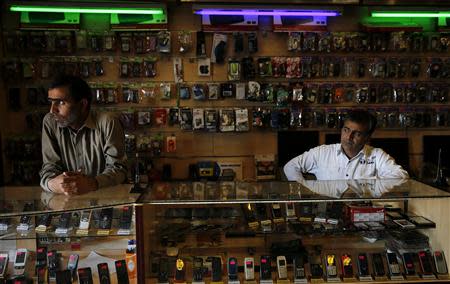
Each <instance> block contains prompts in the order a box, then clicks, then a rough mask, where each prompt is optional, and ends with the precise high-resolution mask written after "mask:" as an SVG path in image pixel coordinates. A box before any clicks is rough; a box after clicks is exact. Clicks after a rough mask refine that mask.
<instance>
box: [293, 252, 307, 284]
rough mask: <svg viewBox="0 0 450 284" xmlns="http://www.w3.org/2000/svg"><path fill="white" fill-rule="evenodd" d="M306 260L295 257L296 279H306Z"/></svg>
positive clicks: (298, 256)
mask: <svg viewBox="0 0 450 284" xmlns="http://www.w3.org/2000/svg"><path fill="white" fill-rule="evenodd" d="M305 277H306V274H305V258H304V257H303V256H300V255H297V256H295V257H294V279H305Z"/></svg>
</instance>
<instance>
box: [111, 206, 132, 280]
mask: <svg viewBox="0 0 450 284" xmlns="http://www.w3.org/2000/svg"><path fill="white" fill-rule="evenodd" d="M111 209H112V208H111ZM114 264H115V266H116V274H117V283H120V284H128V283H129V279H128V271H127V263H126V262H125V260H124V259H121V260H116V261H115V262H114Z"/></svg>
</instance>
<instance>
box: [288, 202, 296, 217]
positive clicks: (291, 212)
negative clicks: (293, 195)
mask: <svg viewBox="0 0 450 284" xmlns="http://www.w3.org/2000/svg"><path fill="white" fill-rule="evenodd" d="M286 219H287V220H291V219H297V215H296V214H295V203H293V202H287V203H286Z"/></svg>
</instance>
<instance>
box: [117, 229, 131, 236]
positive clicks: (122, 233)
mask: <svg viewBox="0 0 450 284" xmlns="http://www.w3.org/2000/svg"><path fill="white" fill-rule="evenodd" d="M130 233H131V231H130V230H128V229H119V230H118V231H117V234H118V235H121V236H126V235H129V234H130Z"/></svg>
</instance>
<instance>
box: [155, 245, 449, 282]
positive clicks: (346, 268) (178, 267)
mask: <svg viewBox="0 0 450 284" xmlns="http://www.w3.org/2000/svg"><path fill="white" fill-rule="evenodd" d="M369 256H370V257H371V260H372V261H371V267H372V268H371V269H370V265H369ZM416 257H417V259H418V262H419V264H420V272H419V274H420V275H422V276H428V275H434V274H438V275H439V274H440V275H446V274H448V270H447V263H446V260H445V256H444V252H443V251H434V252H433V254H432V253H431V252H430V251H419V252H418V253H415V252H405V253H403V254H402V255H401V261H399V258H398V257H397V254H396V253H393V252H387V253H371V254H370V255H369V254H367V253H359V254H358V255H357V258H356V260H355V262H356V267H357V271H356V274H355V271H354V263H353V262H354V260H353V256H352V255H351V254H342V256H341V263H340V268H341V273H339V271H338V263H337V262H338V259H337V257H336V255H335V254H326V255H325V261H324V262H325V271H324V269H323V266H322V263H323V262H322V260H321V259H320V257H319V258H316V259H315V258H311V257H310V258H309V265H310V273H311V277H312V278H316V279H317V278H323V277H324V276H325V277H326V278H327V279H331V278H339V277H340V275H339V274H341V275H342V277H343V278H354V277H355V276H357V277H359V278H370V279H372V277H385V276H387V275H388V276H390V277H403V273H402V269H401V267H400V263H401V262H402V263H403V266H404V269H403V271H404V274H405V275H406V276H408V275H416V274H417V272H416V270H415V260H416ZM209 259H210V261H211V281H213V282H221V281H222V280H223V279H222V278H223V264H222V258H221V257H210V258H209ZM274 259H275V258H274ZM306 259H307V258H306V256H303V255H298V256H295V257H293V259H292V271H293V278H294V280H301V279H306V278H307V274H306V271H305V264H306V263H307V262H308V260H306ZM259 261H260V262H259V279H260V280H272V256H270V255H263V256H261V257H260V260H259ZM385 263H386V266H385ZM169 266H170V262H169V260H168V259H167V258H161V259H160V263H159V274H158V282H159V283H166V282H169V272H170V267H169ZM255 267H256V265H255V259H254V258H253V257H245V258H244V263H243V271H244V279H245V280H247V281H251V280H255ZM385 267H387V268H388V270H387V271H386V270H385ZM192 269H193V271H192V282H203V279H204V276H205V274H206V273H205V271H206V270H205V267H204V260H203V258H201V257H194V259H193V268H192ZM174 271H175V272H174V274H173V275H174V277H173V282H175V283H183V282H186V264H185V260H183V259H182V258H178V259H177V260H176V263H175V268H174ZM276 271H277V279H287V278H288V262H287V260H286V257H285V256H277V257H276ZM238 272H239V263H238V259H237V258H236V257H230V258H228V261H227V274H228V281H229V282H230V281H238V280H239V277H238Z"/></svg>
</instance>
